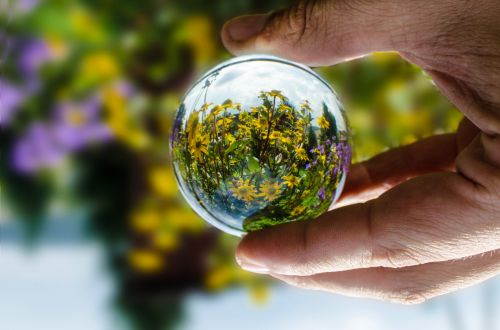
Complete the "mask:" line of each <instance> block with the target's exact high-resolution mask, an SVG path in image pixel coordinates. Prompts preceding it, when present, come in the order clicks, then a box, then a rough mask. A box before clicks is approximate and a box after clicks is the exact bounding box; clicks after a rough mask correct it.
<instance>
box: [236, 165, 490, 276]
mask: <svg viewBox="0 0 500 330" xmlns="http://www.w3.org/2000/svg"><path fill="white" fill-rule="evenodd" d="M481 194H482V192H481V190H480V188H478V187H477V186H476V185H475V184H473V183H472V182H470V181H468V180H467V179H465V178H464V177H462V176H461V175H460V174H457V173H439V174H430V175H426V176H421V177H418V178H415V179H412V180H409V181H407V182H405V183H403V184H401V185H399V186H397V187H396V188H393V189H391V190H389V191H388V192H387V193H385V194H383V195H382V196H381V197H380V198H378V199H376V200H372V201H370V202H367V203H364V204H355V205H351V206H348V207H344V208H340V209H337V210H334V211H331V212H330V213H327V214H325V215H323V216H322V217H320V218H318V219H316V220H314V221H305V222H296V223H291V224H288V225H283V226H277V227H273V228H269V229H266V230H262V231H260V232H254V233H250V234H248V235H247V236H245V237H244V238H243V240H242V242H241V243H240V245H239V247H238V250H237V259H238V262H239V263H240V265H241V266H242V267H243V268H244V269H247V270H249V271H254V272H259V273H268V272H271V273H277V274H284V275H311V274H317V273H323V272H334V271H344V270H350V269H356V268H368V267H406V266H412V265H418V264H424V263H429V262H438V261H447V260H452V259H456V258H462V257H468V256H471V255H475V254H480V253H484V252H488V251H492V250H495V249H498V248H500V235H499V231H500V226H499V225H498V221H497V220H495V218H496V216H495V214H496V213H495V212H498V210H497V211H494V210H491V209H489V210H488V209H487V207H486V206H484V205H482V204H481V203H480V200H482V199H485V196H482V195H481ZM471 196H473V197H472V198H471Z"/></svg>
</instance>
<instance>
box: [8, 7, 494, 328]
mask: <svg viewBox="0 0 500 330" xmlns="http://www.w3.org/2000/svg"><path fill="white" fill-rule="evenodd" d="M289 2H290V1H284V0H218V1H203V0H184V1H167V0H142V1H119V0H53V1H51V0H46V1H42V0H39V1H37V0H0V27H1V29H0V110H1V117H0V120H1V130H0V146H1V156H0V186H1V209H0V210H1V218H0V328H1V329H9V330H20V329H22V330H26V329H29V330H31V329H37V330H40V329H50V330H58V329H65V330H66V329H73V330H75V329H92V330H99V329H118V330H121V329H133V330H143V329H144V330H149V329H151V330H156V329H234V328H238V329H255V328H256V329H331V328H332V327H334V328H336V329H363V330H366V329H401V328H404V329H422V328H425V327H427V328H430V329H451V330H455V329H457V330H458V329H484V330H494V329H500V315H499V314H500V313H498V311H499V310H500V282H499V279H498V278H497V279H494V280H492V281H489V282H487V283H485V284H482V285H480V286H477V287H474V288H470V289H467V290H464V291H461V292H459V293H456V294H453V295H447V296H445V297H441V298H438V299H435V300H432V301H430V302H427V303H425V304H423V305H419V306H413V307H403V306H397V305H392V304H388V303H381V302H374V301H370V300H362V299H352V298H345V297H341V296H336V295H330V294H324V293H319V292H306V291H301V290H298V289H295V288H291V287H286V286H283V285H280V284H278V283H277V282H273V281H271V280H269V279H268V278H266V277H264V276H259V275H252V274H250V273H246V272H244V271H241V270H240V269H239V268H238V267H237V265H236V263H235V261H234V258H233V254H234V247H235V246H236V244H237V241H238V240H237V239H236V238H234V237H230V236H229V235H227V234H223V233H220V232H218V231H216V230H214V229H213V228H210V227H208V226H207V225H206V224H205V223H204V222H203V221H202V220H201V219H199V218H198V217H197V216H196V215H195V214H194V213H193V212H192V211H191V210H190V209H189V208H188V207H187V206H186V204H185V203H184V202H183V200H182V197H181V196H180V194H179V192H178V190H177V187H176V184H175V181H174V178H173V175H172V172H171V167H170V163H169V152H168V136H169V129H170V125H171V122H172V117H173V114H174V112H175V110H176V107H177V105H178V104H179V100H180V97H182V94H183V92H184V91H186V89H187V88H188V87H189V85H190V84H191V83H192V82H193V80H194V79H196V77H198V76H199V75H200V74H201V73H203V72H204V71H205V70H207V69H209V68H210V67H212V66H213V65H215V64H217V63H219V62H220V61H223V60H225V59H228V58H230V55H229V54H228V53H227V52H226V51H225V50H224V49H223V47H222V45H221V42H220V39H219V35H218V33H219V30H220V28H221V26H222V24H223V23H224V21H225V20H227V19H229V18H231V17H233V16H235V15H239V14H244V13H257V12H267V11H269V10H272V9H276V8H280V7H283V6H286V5H287V4H288V3H289ZM317 71H318V72H319V73H320V74H321V75H322V76H323V77H325V78H326V79H327V80H328V81H329V82H330V83H331V84H332V85H333V87H334V88H335V89H336V90H337V91H338V94H339V96H340V98H341V99H342V100H343V102H344V104H345V107H346V109H347V115H348V117H349V119H350V122H351V126H352V132H353V145H354V160H355V161H360V160H363V159H366V158H368V157H370V156H373V155H375V154H377V153H379V152H381V151H384V150H386V149H388V148H391V147H395V146H398V145H402V144H407V143H411V142H413V141H415V140H417V139H420V138H422V137H425V136H429V135H432V134H436V133H443V132H451V131H454V130H455V129H456V127H457V124H458V122H459V121H460V119H461V115H460V113H459V112H458V111H456V109H454V108H453V107H452V106H451V105H450V104H449V103H448V102H447V101H446V100H445V99H444V98H443V97H441V96H440V95H439V94H438V93H437V91H436V90H435V88H434V87H433V85H432V83H431V81H430V80H429V79H428V77H426V76H425V75H424V74H423V73H422V72H421V71H420V70H419V69H418V68H417V67H415V66H413V65H410V64H408V63H406V62H404V61H403V60H402V59H400V58H399V56H398V55H397V54H391V53H383V54H373V55H372V56H369V57H366V58H363V59H359V60H356V61H354V62H351V63H346V64H341V65H337V66H335V67H331V68H322V69H318V70H317Z"/></svg>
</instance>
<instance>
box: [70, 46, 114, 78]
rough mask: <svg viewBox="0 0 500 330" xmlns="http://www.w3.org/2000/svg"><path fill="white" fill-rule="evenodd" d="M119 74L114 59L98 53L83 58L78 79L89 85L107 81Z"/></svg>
mask: <svg viewBox="0 0 500 330" xmlns="http://www.w3.org/2000/svg"><path fill="white" fill-rule="evenodd" d="M119 73H120V69H119V67H118V62H117V61H116V58H115V57H114V56H113V55H112V54H110V53H107V52H104V51H100V52H95V53H91V54H89V55H87V56H86V57H84V59H83V61H82V63H81V66H80V73H79V74H80V77H82V78H84V79H85V81H89V82H91V83H97V82H103V81H109V80H111V79H113V78H116V77H117V76H118V75H119Z"/></svg>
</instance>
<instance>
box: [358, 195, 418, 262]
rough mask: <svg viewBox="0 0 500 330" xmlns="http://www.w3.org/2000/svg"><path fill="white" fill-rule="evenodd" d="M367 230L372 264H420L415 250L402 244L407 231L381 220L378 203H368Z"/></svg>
mask: <svg viewBox="0 0 500 330" xmlns="http://www.w3.org/2000/svg"><path fill="white" fill-rule="evenodd" d="M367 212H368V216H367V228H368V229H367V231H368V236H369V239H370V243H369V245H370V246H371V251H370V259H371V260H370V262H369V263H370V264H371V265H373V266H376V267H390V268H402V267H406V266H411V265H416V264H420V261H419V258H418V255H417V254H416V253H415V251H413V250H411V249H410V248H408V247H407V246H405V245H403V244H401V243H400V242H402V241H404V240H403V238H404V237H406V235H407V233H406V234H405V233H403V232H402V231H401V229H398V230H395V229H393V228H390V227H389V226H388V225H387V224H385V223H384V222H382V221H379V220H378V219H379V216H378V214H380V211H378V209H377V206H376V203H368V211H367Z"/></svg>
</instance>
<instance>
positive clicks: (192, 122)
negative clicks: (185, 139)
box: [186, 111, 199, 137]
mask: <svg viewBox="0 0 500 330" xmlns="http://www.w3.org/2000/svg"><path fill="white" fill-rule="evenodd" d="M198 113H199V112H198V111H193V112H192V113H191V114H190V115H189V118H188V122H187V127H186V131H187V132H188V134H189V136H190V137H192V136H193V134H194V132H195V131H196V130H197V127H198V119H199V117H198Z"/></svg>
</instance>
